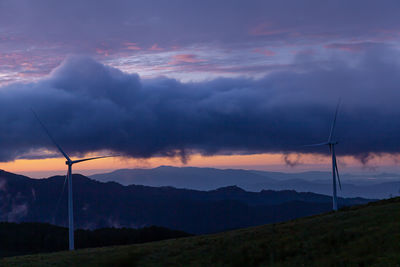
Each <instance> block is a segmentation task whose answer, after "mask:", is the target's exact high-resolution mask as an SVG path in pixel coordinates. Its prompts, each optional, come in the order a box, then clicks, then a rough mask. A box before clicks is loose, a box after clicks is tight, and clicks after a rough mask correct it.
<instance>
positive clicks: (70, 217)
mask: <svg viewBox="0 0 400 267" xmlns="http://www.w3.org/2000/svg"><path fill="white" fill-rule="evenodd" d="M32 113H33V115H35V117H36V119H37V120H38V122H39V123H40V125H41V126H42V128H43V130H44V131H45V132H46V134H47V135H48V136H49V138H50V139H51V141H52V142H53V144H54V145H55V146H56V147H57V149H58V150H59V151H60V152H61V154H62V155H63V156H64V157H65V159H66V160H67V161H66V162H65V164H66V165H67V166H68V171H67V179H68V234H69V250H74V249H75V244H74V211H73V199H72V165H74V164H75V163H79V162H83V161H88V160H94V159H102V158H109V157H114V156H103V157H93V158H86V159H78V160H71V158H70V157H69V156H68V155H67V153H65V152H64V150H62V148H61V147H60V146H59V145H58V144H57V142H56V140H55V139H54V138H53V136H52V135H51V134H50V132H49V130H47V128H46V126H45V125H44V124H43V122H42V121H41V120H40V119H39V117H38V115H37V114H36V113H35V111H33V110H32Z"/></svg>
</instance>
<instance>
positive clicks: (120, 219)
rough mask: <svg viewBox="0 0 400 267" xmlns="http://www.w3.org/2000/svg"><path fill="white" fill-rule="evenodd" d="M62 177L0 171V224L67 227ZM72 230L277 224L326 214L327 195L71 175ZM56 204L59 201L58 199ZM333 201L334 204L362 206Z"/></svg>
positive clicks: (198, 228)
mask: <svg viewBox="0 0 400 267" xmlns="http://www.w3.org/2000/svg"><path fill="white" fill-rule="evenodd" d="M64 180H65V177H64V176H54V177H50V178H48V179H30V178H29V177H26V176H21V175H16V174H12V173H8V172H5V171H0V184H1V187H0V220H1V221H9V222H50V223H53V224H56V225H61V226H66V225H67V194H66V192H64V194H62V195H61V192H62V188H63V184H64ZM73 187H74V190H73V195H74V214H75V225H76V227H77V228H88V229H95V228H101V227H134V228H135V227H144V226H150V225H157V226H163V227H167V228H170V229H176V230H181V231H185V232H188V233H212V232H219V231H224V230H228V229H234V228H241V227H247V226H252V225H260V224H266V223H273V222H280V221H285V220H289V219H293V218H297V217H302V216H307V215H312V214H318V213H321V212H325V211H330V210H331V208H332V203H331V202H332V199H331V197H330V196H325V195H320V194H314V193H297V192H295V191H290V190H286V191H271V190H263V191H261V192H246V191H245V190H243V189H241V188H239V187H236V186H230V187H223V188H219V189H217V190H211V191H198V190H187V189H176V188H173V187H149V186H142V185H130V186H123V185H121V184H118V183H116V182H107V183H103V182H98V181H95V180H92V179H89V178H87V177H85V176H82V175H79V174H75V175H73ZM58 200H59V201H58ZM368 201H370V200H368V199H362V198H339V206H344V205H345V206H350V205H356V204H362V203H366V202H368Z"/></svg>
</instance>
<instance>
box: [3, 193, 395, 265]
mask: <svg viewBox="0 0 400 267" xmlns="http://www.w3.org/2000/svg"><path fill="white" fill-rule="evenodd" d="M0 264H2V265H15V266H54V265H56V266H78V265H79V266H259V265H269V266H399V265H400V198H395V199H390V200H384V201H379V202H375V203H370V204H368V205H364V206H360V207H353V208H349V209H346V210H341V211H339V212H337V213H332V212H331V213H326V214H322V215H318V216H312V217H307V218H302V219H296V220H293V221H289V222H285V223H279V224H270V225H264V226H258V227H251V228H246V229H241V230H236V231H229V232H225V233H219V234H213V235H204V236H197V237H189V238H182V239H179V240H166V241H161V242H153V243H146V244H141V245H131V246H120V247H104V248H98V249H83V250H79V251H76V252H72V253H71V252H60V253H52V254H41V255H32V256H23V257H16V258H6V259H4V260H2V261H0Z"/></svg>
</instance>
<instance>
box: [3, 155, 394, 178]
mask: <svg viewBox="0 0 400 267" xmlns="http://www.w3.org/2000/svg"><path fill="white" fill-rule="evenodd" d="M90 156H91V155H90ZM285 159H286V161H287V162H285ZM338 161H339V166H341V169H343V168H346V167H349V166H350V167H351V166H353V167H354V166H357V165H358V166H360V165H362V164H361V163H360V162H359V161H358V160H356V159H354V158H353V157H348V156H345V157H338ZM288 163H292V165H293V166H291V165H290V164H288ZM388 164H389V165H390V164H391V165H397V160H396V159H395V158H394V157H393V156H391V155H383V156H381V157H376V158H373V159H372V160H371V165H388ZM160 165H171V166H176V167H183V166H194V167H214V168H242V169H259V170H272V171H287V172H299V171H304V170H312V169H315V168H317V169H326V168H328V167H329V165H330V157H328V156H322V155H316V154H288V155H285V154H279V153H274V154H272V153H268V154H267V153H266V154H253V155H217V156H202V155H200V154H195V155H192V156H191V157H190V158H189V160H188V163H187V164H184V163H182V162H181V160H180V159H179V158H167V157H152V158H149V159H134V158H124V157H115V158H105V159H99V160H94V161H88V162H83V163H80V164H76V165H74V168H73V171H74V172H75V173H76V172H80V173H83V174H86V175H89V174H94V173H100V172H106V171H112V170H116V169H123V168H154V167H158V166H160ZM318 167H319V168H318ZM0 169H3V170H6V171H9V172H14V173H21V174H30V175H31V176H32V177H36V178H39V177H45V176H42V175H44V174H43V173H49V175H50V174H52V175H54V174H60V175H63V174H64V172H65V171H66V166H65V159H63V158H50V159H37V160H32V159H30V160H27V159H19V160H15V161H12V162H6V163H0ZM327 170H329V168H328V169H327ZM34 173H38V174H37V175H35V174H34Z"/></svg>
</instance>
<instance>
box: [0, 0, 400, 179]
mask: <svg viewBox="0 0 400 267" xmlns="http://www.w3.org/2000/svg"><path fill="white" fill-rule="evenodd" d="M399 11H400V2H399V1H374V0H354V1H319V0H318V1H317V0H310V1H297V0H284V1H265V0H263V1H261V0H260V1H253V0H251V1H234V0H231V1H215V0H214V1H212V0H203V1H183V0H182V1H174V0H172V1H161V0H158V1H151V0H147V1H94V0H93V1H74V0H73V1H50V0H46V1H44V0H38V1H22V0H0V125H1V126H2V129H1V131H0V168H1V169H5V170H7V171H11V172H17V173H23V174H28V175H32V176H34V177H44V176H47V175H52V174H56V173H57V174H63V173H64V172H65V169H66V168H65V165H64V162H65V160H64V159H62V158H61V157H60V154H59V153H58V152H57V151H56V150H55V147H54V145H53V144H52V143H51V141H50V140H49V139H48V137H47V136H46V134H45V133H44V131H43V130H42V129H41V127H40V125H39V124H38V122H37V121H36V120H35V118H34V116H33V114H32V113H31V111H30V109H31V108H32V109H34V110H35V111H36V112H37V114H38V115H39V116H40V118H41V119H42V120H43V122H44V123H45V124H46V125H47V127H48V128H49V130H50V132H52V133H53V136H54V138H55V139H56V140H57V141H58V142H59V144H60V145H61V146H62V147H63V148H64V149H65V151H66V152H67V153H69V154H70V155H71V156H74V157H76V158H78V157H83V156H93V155H104V154H107V155H108V154H113V155H119V156H118V157H116V158H110V159H103V160H97V161H93V162H87V163H82V164H78V165H76V167H75V166H74V168H75V169H74V171H75V170H76V171H79V172H82V173H85V174H91V173H98V172H102V171H108V170H112V169H119V168H135V167H140V168H149V167H156V166H158V165H175V166H201V167H204V166H209V167H219V168H246V169H259V170H273V171H288V172H294V171H304V170H327V171H329V170H330V169H329V166H330V159H329V157H328V153H329V150H328V148H327V147H322V148H312V147H304V146H303V145H304V144H312V143H320V142H323V141H326V140H327V138H328V135H329V130H330V125H331V123H332V120H333V116H334V112H335V108H336V105H337V103H338V100H339V98H340V99H341V106H340V109H339V114H338V120H337V128H336V130H335V139H336V140H337V141H338V142H339V145H338V146H337V148H336V149H337V154H338V161H339V169H340V170H343V171H348V172H352V171H354V172H355V171H368V172H369V171H374V172H375V171H396V172H398V171H400V167H399V160H400V157H399V151H400V119H399V118H400V116H399V115H400V105H399V100H400V49H399V48H400V16H398V14H399Z"/></svg>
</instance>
